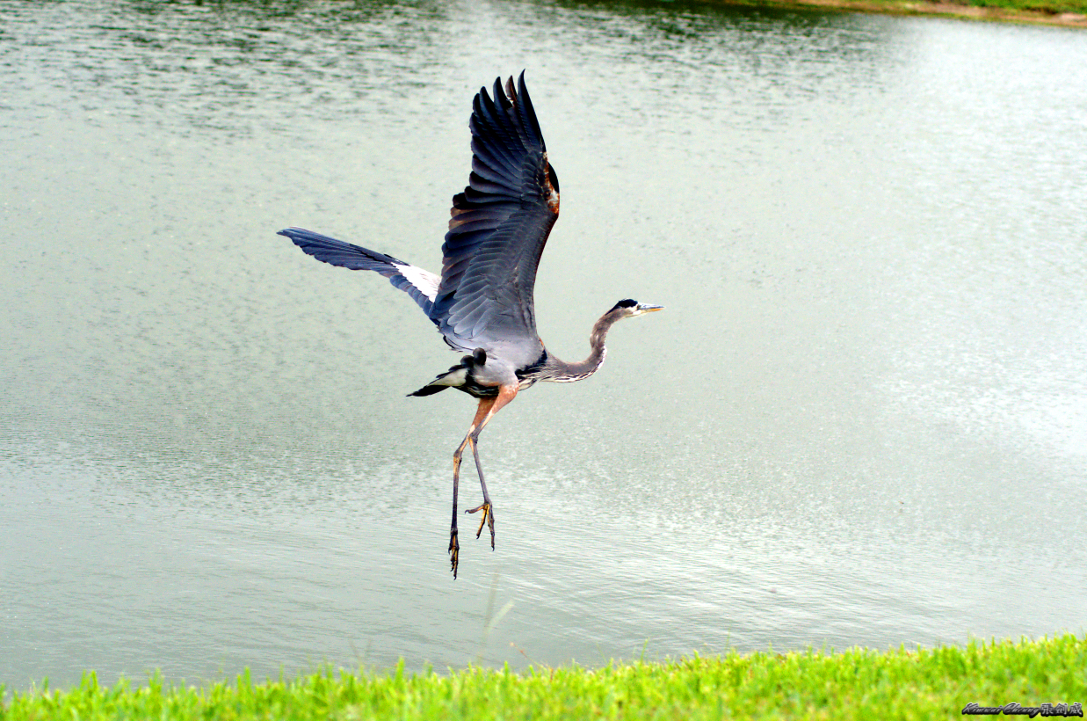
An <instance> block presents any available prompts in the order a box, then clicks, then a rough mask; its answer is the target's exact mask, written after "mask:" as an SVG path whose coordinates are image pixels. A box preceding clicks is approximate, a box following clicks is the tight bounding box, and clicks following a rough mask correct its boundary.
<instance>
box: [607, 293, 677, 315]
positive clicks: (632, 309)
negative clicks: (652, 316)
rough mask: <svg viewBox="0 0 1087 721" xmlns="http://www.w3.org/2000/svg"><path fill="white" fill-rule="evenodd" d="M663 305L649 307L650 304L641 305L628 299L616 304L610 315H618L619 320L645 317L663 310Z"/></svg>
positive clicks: (609, 312)
mask: <svg viewBox="0 0 1087 721" xmlns="http://www.w3.org/2000/svg"><path fill="white" fill-rule="evenodd" d="M663 308H664V306H663V305H649V304H648V303H639V302H638V301H636V300H631V299H630V298H627V299H626V300H621V301H619V302H618V303H616V304H615V305H614V306H613V307H612V309H611V310H609V311H608V313H607V314H608V315H611V314H612V313H616V314H618V318H617V319H616V320H618V319H619V318H633V317H635V316H639V315H645V314H646V313H652V312H653V311H655V310H663Z"/></svg>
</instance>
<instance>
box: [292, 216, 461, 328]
mask: <svg viewBox="0 0 1087 721" xmlns="http://www.w3.org/2000/svg"><path fill="white" fill-rule="evenodd" d="M279 235H285V236H287V237H288V238H290V239H291V240H293V241H294V244H295V245H297V246H298V247H299V248H301V249H302V250H304V251H305V252H306V253H308V254H309V255H312V256H313V257H314V258H316V259H317V260H320V261H324V262H325V263H328V264H329V265H338V266H340V267H341V268H350V269H351V270H373V271H376V272H378V273H381V274H382V275H383V276H385V277H386V278H388V279H389V282H391V283H392V284H393V285H394V286H396V287H397V288H399V289H400V290H402V291H405V292H406V293H407V294H408V295H410V296H411V298H412V300H414V301H415V302H416V303H418V304H419V307H420V308H422V309H423V312H424V313H426V314H427V315H428V316H430V318H431V320H434V297H435V296H436V295H437V294H438V283H439V280H440V279H439V278H438V276H436V275H434V274H433V273H431V272H430V271H426V270H423V269H422V268H416V267H415V266H414V265H411V264H409V263H405V262H404V261H402V260H397V259H396V258H394V257H392V256H391V255H385V254H384V253H378V252H377V251H375V250H367V249H366V248H360V247H359V246H357V245H351V244H350V243H345V242H343V241H342V240H336V239H335V238H329V237H328V236H327V235H321V234H320V233H314V232H313V231H311V230H303V229H302V228H287V229H286V230H281V231H279ZM434 323H435V324H438V321H437V320H434ZM440 327H441V326H440V325H439V328H440Z"/></svg>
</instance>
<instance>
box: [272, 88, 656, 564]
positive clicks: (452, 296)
mask: <svg viewBox="0 0 1087 721" xmlns="http://www.w3.org/2000/svg"><path fill="white" fill-rule="evenodd" d="M501 80H502V79H501V78H498V79H496V80H495V83H494V97H493V98H492V97H491V96H490V95H488V94H487V89H486V88H480V91H479V93H478V94H477V95H476V97H475V100H474V101H473V103H472V117H471V119H470V120H469V128H470V129H471V131H472V172H471V174H470V175H469V176H468V187H466V188H465V189H464V192H463V193H458V194H457V195H455V196H454V197H453V208H452V210H451V211H450V215H451V218H450V219H449V231H448V232H447V233H446V234H445V243H444V245H442V256H443V258H442V272H441V275H436V274H434V273H430V272H428V271H425V270H423V269H422V268H418V267H416V266H414V265H410V264H408V263H405V262H404V261H402V260H397V259H396V258H394V257H392V256H391V255H385V254H384V253H378V252H376V251H373V250H367V249H366V248H360V247H359V246H357V245H352V244H350V243H345V242H343V241H340V240H335V239H333V238H329V237H327V236H324V235H320V234H318V233H314V232H312V231H309V230H303V229H301V228H287V229H286V230H281V231H279V234H280V235H285V236H287V237H288V238H290V239H291V240H292V241H294V243H295V245H297V246H298V247H299V248H301V249H302V250H303V251H305V252H306V253H308V254H309V255H312V256H313V257H314V258H316V259H317V260H320V261H323V262H325V263H329V264H330V265H337V266H340V267H343V268H350V269H351V270H373V271H376V272H378V273H380V274H381V275H383V276H385V277H386V278H388V279H389V281H390V282H391V283H392V284H393V286H395V287H397V288H399V289H400V290H403V291H405V292H406V293H407V294H408V295H410V296H411V298H412V300H414V301H415V302H416V303H417V304H418V305H419V307H420V308H422V309H423V312H424V313H426V315H427V317H428V318H430V320H431V321H432V322H433V323H434V325H436V326H437V327H438V330H439V331H440V332H441V334H442V335H443V336H444V337H445V342H446V343H447V344H448V345H449V347H451V348H452V349H453V350H456V351H460V352H462V353H465V354H466V355H464V357H463V358H461V361H460V363H458V364H456V365H455V366H453V367H452V368H450V369H449V370H447V371H446V372H445V373H442V374H441V375H439V376H438V377H437V378H435V379H434V380H432V381H431V382H430V383H427V384H426V385H425V386H423V387H422V388H420V389H419V390H417V391H415V392H414V393H412V394H411V395H413V396H429V395H433V394H434V393H438V392H440V391H443V390H445V389H446V388H456V389H458V390H461V391H464V392H465V393H467V394H468V395H470V396H473V397H475V398H478V399H479V406H478V407H477V408H476V415H475V417H474V418H473V419H472V425H471V426H469V427H468V433H467V435H465V436H464V440H463V441H461V444H460V445H459V446H457V450H456V452H454V454H453V522H452V525H451V527H450V531H449V560H450V563H451V565H452V571H453V578H456V577H457V562H458V558H459V553H460V543H459V541H458V540H457V488H458V485H459V483H460V464H461V457H462V455H463V454H464V450H465V449H466V448H471V450H472V456H473V458H474V459H475V464H476V472H477V473H478V474H479V485H480V488H481V489H482V491H483V502H482V503H481V504H480V505H478V506H476V507H475V508H470V509H468V510H467V511H466V513H481V514H482V515H481V517H480V520H479V529H478V530H477V531H476V538H479V536H480V534H481V533H482V532H483V526H484V524H486V525H487V527H488V529H489V530H490V533H491V550H494V504H493V503H492V502H491V497H490V494H488V493H487V483H486V481H484V479H483V467H482V466H481V465H480V462H479V434H480V433H481V432H482V431H483V428H484V427H485V426H486V425H487V423H488V422H489V421H490V420H491V418H493V417H494V414H495V413H498V411H500V410H502V408H504V407H505V406H506V405H507V404H508V403H509V402H510V401H512V400H513V399H514V397H516V396H517V393H518V392H520V391H523V390H525V389H526V388H528V387H530V386H532V385H534V384H535V383H537V382H539V381H550V382H552V383H571V382H573V381H580V380H583V379H585V378H588V377H589V376H591V375H592V374H593V373H596V371H597V370H599V368H600V365H601V364H602V363H603V362H604V354H605V348H604V339H605V337H606V336H607V334H608V330H609V329H610V328H611V327H612V326H613V325H614V324H615V323H616V322H617V321H620V320H622V319H623V318H633V317H635V316H639V315H643V314H645V313H650V312H652V311H655V310H660V309H661V306H659V305H647V304H644V303H638V302H636V301H633V300H629V299H628V300H621V301H619V302H618V303H616V304H615V305H613V306H612V307H611V309H610V310H608V312H607V313H605V314H604V315H602V316H601V317H600V320H598V321H597V322H596V324H595V325H593V329H592V331H591V333H590V334H589V345H590V347H591V350H590V352H589V357H588V358H586V359H585V360H583V361H578V362H576V363H567V362H566V361H563V360H560V359H558V358H556V357H555V356H554V355H552V354H551V353H549V352H548V350H547V349H546V348H545V347H544V344H543V341H541V340H540V336H539V335H537V333H536V313H535V311H534V309H533V300H532V291H533V286H534V285H535V282H536V267H537V266H538V265H539V263H540V255H541V254H542V253H543V249H544V244H545V243H547V236H548V233H550V232H551V226H553V225H554V224H555V221H556V220H557V219H558V217H559V180H558V177H557V176H556V175H555V169H554V168H552V167H551V163H549V162H548V159H547V149H546V147H545V146H544V139H543V133H542V132H541V131H540V124H539V122H538V121H537V120H536V113H535V111H534V110H533V109H532V101H531V100H530V99H529V97H528V90H527V89H526V88H525V74H524V72H522V73H521V76H520V78H518V80H517V86H516V87H514V84H513V78H512V77H511V78H509V80H507V81H506V87H505V91H504V92H503V88H502V82H501Z"/></svg>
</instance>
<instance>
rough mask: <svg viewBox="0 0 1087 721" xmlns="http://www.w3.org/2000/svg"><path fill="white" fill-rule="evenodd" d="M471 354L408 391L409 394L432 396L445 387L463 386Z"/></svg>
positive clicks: (466, 378) (466, 377)
mask: <svg viewBox="0 0 1087 721" xmlns="http://www.w3.org/2000/svg"><path fill="white" fill-rule="evenodd" d="M471 358H472V356H465V357H464V358H463V359H462V360H461V362H460V363H459V364H457V365H455V366H453V367H452V368H450V369H449V370H447V371H446V372H445V373H442V374H440V375H439V376H438V377H437V378H435V379H434V380H432V381H431V382H430V383H427V384H426V385H425V386H423V387H422V388H420V389H419V390H417V391H415V392H414V393H409V394H408V395H409V396H432V395H434V394H435V393H440V392H441V391H444V390H445V389H446V388H458V387H460V386H463V385H464V383H465V381H467V380H468V363H469V361H470V360H471Z"/></svg>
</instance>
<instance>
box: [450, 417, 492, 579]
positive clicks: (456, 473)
mask: <svg viewBox="0 0 1087 721" xmlns="http://www.w3.org/2000/svg"><path fill="white" fill-rule="evenodd" d="M497 400H498V398H481V399H480V400H479V407H478V408H476V417H475V418H473V419H472V425H471V426H470V427H469V428H468V434H467V435H465V436H464V440H463V441H461V444H460V446H458V447H457V450H456V451H455V452H454V453H453V522H452V523H451V524H450V528H449V562H450V564H451V565H452V570H453V578H456V577H457V561H458V556H459V555H460V542H458V541H457V488H458V486H459V485H460V458H461V455H462V454H463V453H464V447H465V446H467V445H468V444H469V443H471V444H472V452H473V453H474V452H475V441H474V440H473V438H472V434H476V435H477V436H478V435H479V433H478V429H480V428H482V427H483V425H482V424H484V423H486V420H485V419H486V418H488V417H490V416H491V415H493V413H491V408H492V407H493V406H494V404H495V402H496V401H497Z"/></svg>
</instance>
